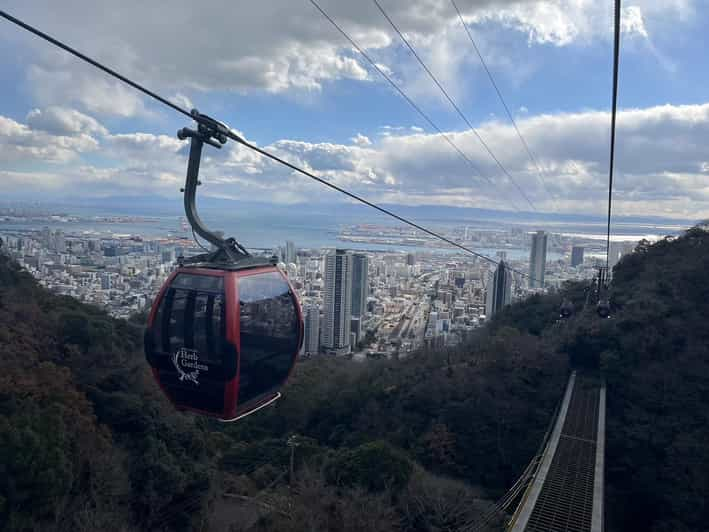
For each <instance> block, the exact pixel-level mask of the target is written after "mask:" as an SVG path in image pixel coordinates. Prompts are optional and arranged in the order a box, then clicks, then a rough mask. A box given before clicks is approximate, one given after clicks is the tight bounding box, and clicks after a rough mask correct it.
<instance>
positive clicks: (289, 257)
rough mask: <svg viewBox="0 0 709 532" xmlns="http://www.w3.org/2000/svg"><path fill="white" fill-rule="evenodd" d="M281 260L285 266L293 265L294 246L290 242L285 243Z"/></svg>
mask: <svg viewBox="0 0 709 532" xmlns="http://www.w3.org/2000/svg"><path fill="white" fill-rule="evenodd" d="M283 258H284V259H285V262H286V264H291V263H292V264H295V244H294V243H293V242H292V241H290V240H288V241H286V252H285V257H283Z"/></svg>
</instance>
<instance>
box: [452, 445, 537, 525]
mask: <svg viewBox="0 0 709 532" xmlns="http://www.w3.org/2000/svg"><path fill="white" fill-rule="evenodd" d="M538 459H539V456H534V457H533V458H532V460H531V461H530V462H529V464H527V467H526V468H525V470H524V471H523V472H522V475H521V476H520V477H519V478H518V479H517V481H516V482H515V483H514V484H513V485H512V487H510V489H509V490H507V492H506V493H505V494H504V495H503V496H502V497H501V498H500V499H499V500H498V501H497V502H496V503H495V505H494V506H493V507H492V508H490V509H488V510H487V512H485V513H484V514H483V516H482V517H481V518H479V519H477V520H475V521H469V522H468V523H466V524H464V525H463V526H462V527H461V528H460V529H459V530H460V532H473V531H477V530H481V529H482V528H483V527H484V526H486V525H487V524H488V523H489V522H490V521H491V520H492V519H493V518H495V516H496V515H497V514H499V513H500V512H502V511H504V510H506V509H507V507H508V506H509V505H510V503H511V502H512V501H513V500H515V498H516V497H517V496H518V495H519V493H520V491H521V490H522V489H523V488H524V487H525V486H526V483H527V481H528V480H529V479H530V478H531V471H532V469H533V468H534V467H535V466H536V463H537V461H538Z"/></svg>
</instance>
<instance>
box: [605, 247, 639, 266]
mask: <svg viewBox="0 0 709 532" xmlns="http://www.w3.org/2000/svg"><path fill="white" fill-rule="evenodd" d="M634 248H635V244H634V243H633V242H611V245H610V249H609V250H608V269H609V270H610V271H613V268H614V267H615V265H616V264H618V262H619V261H620V259H621V258H622V257H623V255H627V254H628V253H632V252H633V249H634Z"/></svg>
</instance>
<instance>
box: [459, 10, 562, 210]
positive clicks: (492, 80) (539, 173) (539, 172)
mask: <svg viewBox="0 0 709 532" xmlns="http://www.w3.org/2000/svg"><path fill="white" fill-rule="evenodd" d="M450 1H451V4H453V7H454V8H455V11H456V13H457V14H458V18H459V19H460V23H461V25H462V26H463V29H465V33H466V34H467V35H468V39H469V40H470V44H472V45H473V49H474V50H475V53H476V54H477V56H478V59H480V64H482V66H483V69H484V70H485V72H486V73H487V77H488V79H489V80H490V83H491V84H492V87H493V88H494V89H495V92H496V93H497V97H498V99H499V100H500V103H501V104H502V107H504V109H505V112H506V113H507V117H508V118H509V119H510V122H511V123H512V127H514V129H515V131H516V132H517V137H519V140H520V142H521V143H522V146H524V149H525V151H526V152H527V155H528V156H529V160H530V161H531V162H532V164H533V165H534V167H535V168H536V169H537V176H538V177H539V182H540V183H541V185H542V188H543V189H544V191H545V192H546V193H547V195H548V196H549V197H550V198H552V200H553V201H554V204H555V205H556V198H555V197H554V196H553V195H552V194H551V192H549V189H548V188H547V185H546V182H545V181H544V178H543V177H542V174H543V172H542V167H541V165H540V164H539V161H538V160H537V158H536V157H535V156H534V154H533V153H532V150H531V148H530V147H529V144H528V143H527V140H526V139H525V138H524V135H522V132H521V131H520V129H519V127H517V121H516V120H515V119H514V117H513V116H512V112H511V111H510V108H509V107H508V106H507V102H506V101H505V98H504V97H503V96H502V91H501V90H500V88H499V87H498V86H497V82H496V81H495V77H494V76H493V75H492V72H491V71H490V69H489V68H488V66H487V62H486V61H485V59H484V58H483V55H482V53H481V52H480V49H479V48H478V45H477V43H476V42H475V39H473V34H472V33H471V32H470V28H469V27H468V25H467V24H466V23H465V20H463V14H462V13H461V12H460V9H458V4H456V3H455V0H450ZM557 207H558V206H557Z"/></svg>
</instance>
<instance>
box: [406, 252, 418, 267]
mask: <svg viewBox="0 0 709 532" xmlns="http://www.w3.org/2000/svg"><path fill="white" fill-rule="evenodd" d="M414 264H416V256H415V255H414V254H413V253H407V254H406V265H407V266H413V265H414Z"/></svg>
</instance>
